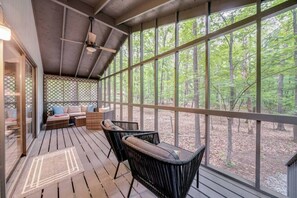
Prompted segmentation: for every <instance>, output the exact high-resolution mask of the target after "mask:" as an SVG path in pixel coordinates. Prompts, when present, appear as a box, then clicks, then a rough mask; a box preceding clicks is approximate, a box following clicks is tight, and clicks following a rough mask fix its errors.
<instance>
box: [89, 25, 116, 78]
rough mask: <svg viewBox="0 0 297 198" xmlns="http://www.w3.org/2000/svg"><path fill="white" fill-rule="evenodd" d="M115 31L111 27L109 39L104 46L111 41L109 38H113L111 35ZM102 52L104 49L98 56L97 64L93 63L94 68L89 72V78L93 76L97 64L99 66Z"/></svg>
mask: <svg viewBox="0 0 297 198" xmlns="http://www.w3.org/2000/svg"><path fill="white" fill-rule="evenodd" d="M113 31H114V30H113V29H111V31H110V33H109V35H108V37H107V39H106V40H105V43H104V45H103V47H107V46H106V44H107V43H108V42H109V40H110V38H111V35H112V33H113ZM102 54H103V50H101V52H100V54H99V56H98V58H97V60H96V62H95V64H94V65H93V67H92V70H91V72H90V74H89V76H88V79H89V78H90V77H91V76H92V74H93V72H94V70H95V68H96V66H97V64H98V62H99V60H100V59H101V56H102Z"/></svg>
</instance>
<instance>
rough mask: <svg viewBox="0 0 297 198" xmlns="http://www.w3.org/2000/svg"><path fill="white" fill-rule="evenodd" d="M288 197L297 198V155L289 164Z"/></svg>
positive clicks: (296, 154)
mask: <svg viewBox="0 0 297 198" xmlns="http://www.w3.org/2000/svg"><path fill="white" fill-rule="evenodd" d="M286 165H287V167H288V197H292V198H293V197H297V188H296V187H297V153H295V155H294V156H293V157H292V158H291V159H290V160H289V161H288V162H287V164H286Z"/></svg>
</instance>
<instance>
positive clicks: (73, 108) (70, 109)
mask: <svg viewBox="0 0 297 198" xmlns="http://www.w3.org/2000/svg"><path fill="white" fill-rule="evenodd" d="M80 112H81V107H80V106H69V107H68V113H80Z"/></svg>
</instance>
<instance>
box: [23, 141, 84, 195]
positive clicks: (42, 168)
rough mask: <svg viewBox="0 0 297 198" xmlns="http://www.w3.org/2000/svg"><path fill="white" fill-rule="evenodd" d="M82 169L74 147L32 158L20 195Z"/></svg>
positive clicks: (79, 171)
mask: <svg viewBox="0 0 297 198" xmlns="http://www.w3.org/2000/svg"><path fill="white" fill-rule="evenodd" d="M82 171H84V169H83V166H82V163H81V161H80V159H79V156H78V154H77V151H76V149H75V147H70V148H66V149H63V150H59V151H55V152H51V153H47V154H45V155H40V156H37V157H35V158H33V161H32V163H31V165H30V169H29V172H28V173H27V177H26V181H25V183H24V187H23V188H22V192H21V196H23V197H25V196H27V195H29V194H32V193H34V192H36V191H37V190H40V189H43V188H45V187H46V186H49V185H51V184H54V183H57V182H59V181H61V180H64V179H66V178H69V177H71V176H73V175H76V174H78V173H81V172H82Z"/></svg>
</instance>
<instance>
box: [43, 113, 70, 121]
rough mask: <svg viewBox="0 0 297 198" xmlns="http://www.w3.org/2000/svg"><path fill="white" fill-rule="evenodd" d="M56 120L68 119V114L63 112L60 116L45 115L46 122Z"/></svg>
mask: <svg viewBox="0 0 297 198" xmlns="http://www.w3.org/2000/svg"><path fill="white" fill-rule="evenodd" d="M57 120H69V115H68V114H63V115H61V116H48V117H47V122H48V121H57Z"/></svg>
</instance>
